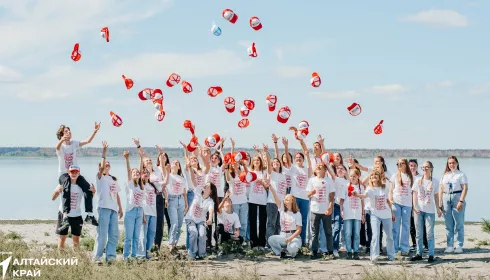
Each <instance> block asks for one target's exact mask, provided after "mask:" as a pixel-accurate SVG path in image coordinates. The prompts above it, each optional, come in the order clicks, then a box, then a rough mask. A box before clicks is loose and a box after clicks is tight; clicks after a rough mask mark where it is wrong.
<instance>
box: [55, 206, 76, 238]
mask: <svg viewBox="0 0 490 280" xmlns="http://www.w3.org/2000/svg"><path fill="white" fill-rule="evenodd" d="M62 221H63V214H62V213H61V212H58V223H57V224H56V234H59V235H68V228H65V229H64V230H62V231H59V230H58V228H59V227H60V226H61V222H62ZM68 222H69V223H70V228H71V234H72V235H75V236H80V235H81V234H82V227H83V219H82V216H78V217H68Z"/></svg>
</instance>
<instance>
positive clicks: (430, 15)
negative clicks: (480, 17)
mask: <svg viewBox="0 0 490 280" xmlns="http://www.w3.org/2000/svg"><path fill="white" fill-rule="evenodd" d="M400 21H406V22H416V23H423V24H427V25H429V26H433V27H467V26H468V25H469V21H468V19H467V18H466V16H464V15H462V14H460V13H458V12H456V11H453V10H428V11H421V12H419V13H417V14H413V15H408V16H405V17H402V18H400Z"/></svg>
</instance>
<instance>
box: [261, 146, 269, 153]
mask: <svg viewBox="0 0 490 280" xmlns="http://www.w3.org/2000/svg"><path fill="white" fill-rule="evenodd" d="M262 147H263V149H264V152H265V153H267V152H268V151H269V146H268V145H266V144H262Z"/></svg>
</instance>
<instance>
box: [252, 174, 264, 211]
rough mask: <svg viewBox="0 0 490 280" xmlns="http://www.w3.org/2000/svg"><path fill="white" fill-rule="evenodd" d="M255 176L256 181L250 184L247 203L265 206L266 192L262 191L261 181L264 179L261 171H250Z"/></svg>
mask: <svg viewBox="0 0 490 280" xmlns="http://www.w3.org/2000/svg"><path fill="white" fill-rule="evenodd" d="M252 172H255V174H257V180H255V181H253V182H251V183H250V194H249V196H248V202H250V203H254V204H258V205H266V204H267V191H266V190H265V189H264V184H263V182H262V179H263V178H264V175H265V174H264V172H263V171H252Z"/></svg>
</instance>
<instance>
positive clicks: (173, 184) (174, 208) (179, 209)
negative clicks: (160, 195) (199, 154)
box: [161, 160, 189, 253]
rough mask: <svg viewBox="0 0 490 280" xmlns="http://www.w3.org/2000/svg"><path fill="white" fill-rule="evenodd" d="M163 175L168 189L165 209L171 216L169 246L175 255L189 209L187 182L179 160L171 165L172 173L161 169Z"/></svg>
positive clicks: (164, 183)
mask: <svg viewBox="0 0 490 280" xmlns="http://www.w3.org/2000/svg"><path fill="white" fill-rule="evenodd" d="M161 171H162V173H163V185H164V186H165V187H166V188H167V192H166V193H165V195H166V197H165V208H167V211H168V215H169V216H170V235H169V238H168V245H169V247H170V249H171V251H172V252H173V253H175V252H177V242H178V241H179V238H180V229H181V228H182V224H183V222H184V216H185V214H186V213H187V210H188V209H189V204H188V202H187V187H188V184H187V180H186V179H185V178H184V176H183V173H182V168H181V166H180V162H179V161H178V160H173V161H172V163H171V164H170V173H169V172H168V171H167V169H166V168H161Z"/></svg>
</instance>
